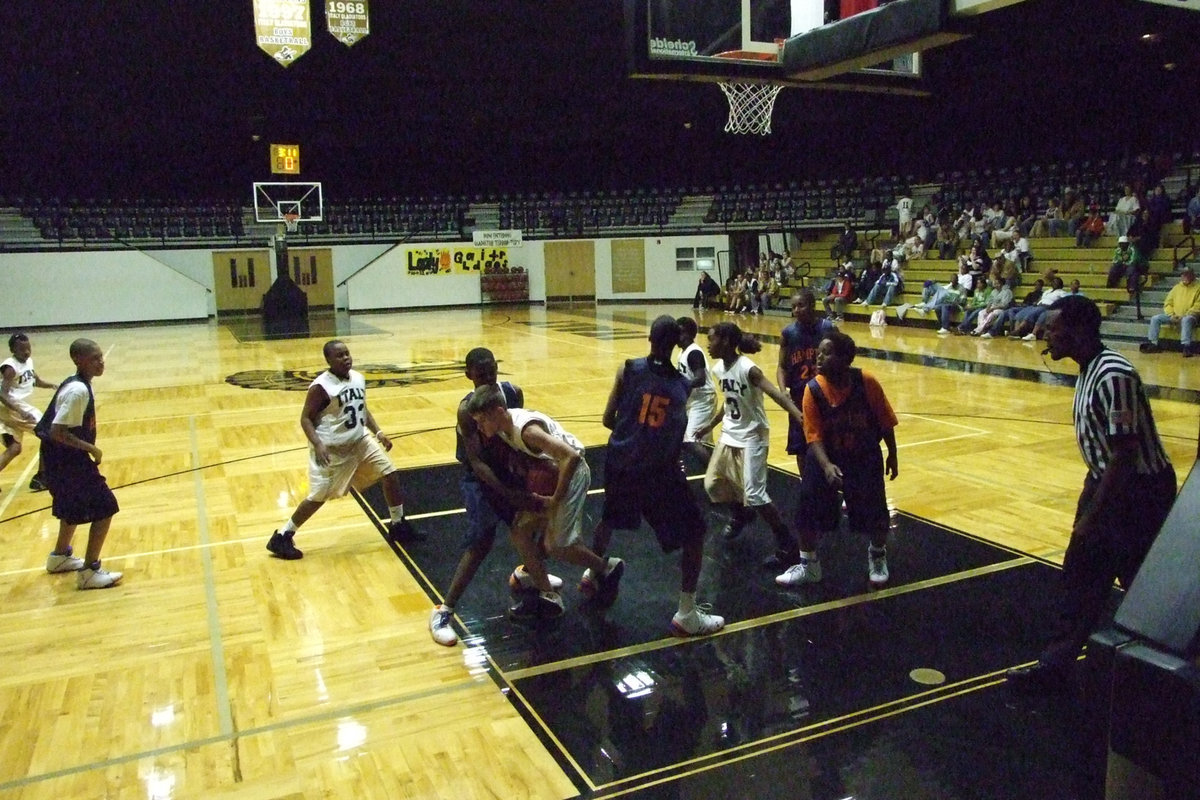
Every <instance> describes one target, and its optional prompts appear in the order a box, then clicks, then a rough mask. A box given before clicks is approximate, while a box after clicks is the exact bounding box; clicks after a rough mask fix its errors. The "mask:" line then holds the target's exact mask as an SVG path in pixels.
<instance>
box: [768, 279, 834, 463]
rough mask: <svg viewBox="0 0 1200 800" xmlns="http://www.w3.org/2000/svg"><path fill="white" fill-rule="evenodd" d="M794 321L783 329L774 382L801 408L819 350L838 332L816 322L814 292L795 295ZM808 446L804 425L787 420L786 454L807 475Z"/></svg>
mask: <svg viewBox="0 0 1200 800" xmlns="http://www.w3.org/2000/svg"><path fill="white" fill-rule="evenodd" d="M792 319H793V320H794V322H792V323H791V324H790V325H788V326H787V327H786V328H784V329H783V333H782V335H781V336H780V343H779V366H778V367H776V369H775V381H776V383H778V384H779V386H780V388H782V389H786V390H787V393H788V395H789V396H790V397H791V398H792V402H793V403H795V404H796V405H797V406H801V405H802V403H803V402H804V387H805V385H806V384H807V383H808V382H809V381H810V380H811V379H812V378H815V377H816V375H817V347H818V346H819V345H820V344H821V340H822V339H824V338H825V335H826V334H828V333H829V332H830V331H832V330H835V328H834V326H833V323H832V322H831V321H830V320H828V319H817V298H816V295H814V294H813V291H812V289H808V288H805V289H801V290H800V291H798V292H796V293H795V294H794V295H792ZM807 450H808V443H807V442H806V441H805V438H804V426H803V425H802V424H801V423H799V422H797V421H796V420H795V419H792V418H791V417H788V439H787V451H788V453H789V454H790V455H794V456H795V457H796V471H797V472H799V473H800V475H801V476H803V475H804V454H805V452H806V451H807Z"/></svg>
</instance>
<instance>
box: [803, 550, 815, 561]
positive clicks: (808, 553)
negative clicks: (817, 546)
mask: <svg viewBox="0 0 1200 800" xmlns="http://www.w3.org/2000/svg"><path fill="white" fill-rule="evenodd" d="M800 557H801V558H803V559H804V560H805V561H820V559H819V558H817V551H816V550H801V551H800Z"/></svg>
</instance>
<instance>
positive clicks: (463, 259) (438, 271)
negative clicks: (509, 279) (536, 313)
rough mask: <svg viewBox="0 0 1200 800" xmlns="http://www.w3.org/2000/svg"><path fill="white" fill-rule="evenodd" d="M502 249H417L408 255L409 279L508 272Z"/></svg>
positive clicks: (506, 252)
mask: <svg viewBox="0 0 1200 800" xmlns="http://www.w3.org/2000/svg"><path fill="white" fill-rule="evenodd" d="M508 271H509V263H508V251H506V250H505V249H504V248H502V247H418V248H414V249H412V250H409V251H408V274H409V275H453V274H457V275H479V274H481V273H485V272H486V273H492V272H508Z"/></svg>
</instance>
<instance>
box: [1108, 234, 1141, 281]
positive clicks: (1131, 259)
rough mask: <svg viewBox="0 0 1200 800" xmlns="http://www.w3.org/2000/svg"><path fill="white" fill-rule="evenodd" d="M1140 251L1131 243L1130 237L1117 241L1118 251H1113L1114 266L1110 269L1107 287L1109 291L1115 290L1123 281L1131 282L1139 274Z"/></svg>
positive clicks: (1122, 237) (1123, 236)
mask: <svg viewBox="0 0 1200 800" xmlns="http://www.w3.org/2000/svg"><path fill="white" fill-rule="evenodd" d="M1138 261H1139V259H1138V250H1137V248H1136V247H1134V246H1133V243H1132V242H1130V241H1129V237H1128V236H1125V235H1122V236H1121V237H1120V238H1118V239H1117V249H1116V250H1114V251H1113V257H1112V264H1111V265H1110V266H1109V268H1108V281H1107V282H1106V283H1105V285H1106V286H1107V287H1108V288H1109V289H1115V288H1116V287H1118V286H1120V285H1121V281H1122V280H1126V281H1127V280H1129V279H1130V278H1132V277H1133V276H1135V275H1136V274H1137V270H1138Z"/></svg>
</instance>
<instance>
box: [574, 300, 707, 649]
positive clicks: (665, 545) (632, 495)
mask: <svg viewBox="0 0 1200 800" xmlns="http://www.w3.org/2000/svg"><path fill="white" fill-rule="evenodd" d="M679 330H680V327H679V322H678V321H677V320H674V319H672V318H671V317H669V316H666V315H663V316H660V317H658V318H657V319H655V320H654V322H653V323H652V324H651V326H650V355H649V356H647V357H645V358H633V359H629V360H628V361H626V362H625V363H624V364H622V365H621V368H620V369H619V370H618V371H617V376H616V379H615V380H614V381H613V386H612V391H610V392H609V395H608V403H607V404H606V405H605V407H604V416H603V422H604V427H606V428H608V429H609V430H611V431H612V434H611V435H610V436H609V438H608V453H607V455H606V457H605V462H604V514H603V517H602V518H601V522H600V524H599V525H598V526H597V527H596V531H595V534H594V538H593V545H592V550H593V551H594V552H595V553H597V554H598V555H603V554H604V552H605V550H607V548H608V542H609V539H610V538H611V536H612V531H613V529H614V528H619V529H622V530H633V529H636V528H637V527H638V526H639V525H640V524H641V521H642V519H643V518H644V519H645V520H646V521H647V522H648V523H649V524H650V527H651V528H652V529H653V530H654V533H655V535H656V536H657V537H658V542H659V545H660V546H661V547H662V549H663V552H666V553H670V552H672V551H674V550H682V553H681V558H680V566H681V571H682V577H681V580H680V592H679V610H678V611H677V612H676V613H675V616H674V617H672V619H671V631H672V632H673V633H674V634H675V635H677V636H696V635H703V634H709V633H715V632H716V631H719V630H720V629H721V628H722V627H724V626H725V620H724V618H722V617H719V616H717V615H715V614H709V613H708V610H707V608H706V607H702V606H700V605H698V604H697V603H696V586H697V584H698V582H699V579H700V562H701V560H702V559H703V556H704V517H703V516H702V514H701V512H700V507H699V505H698V504H697V503H696V498H695V497H693V496H692V493H691V492H690V491H689V490H688V486H687V479H686V478H685V477H684V475H683V471H682V470H681V469H680V462H679V456H680V452H681V450H682V448H683V433H684V430H685V429H686V428H687V427H688V413H687V400H688V391H689V382H688V380H687V379H686V378H684V377H683V376H682V375H680V374H679V372H678V371H677V370H676V369H675V367H674V365H672V363H671V353H672V351H673V350H674V349H675V344H676V342H678V341H679Z"/></svg>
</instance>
